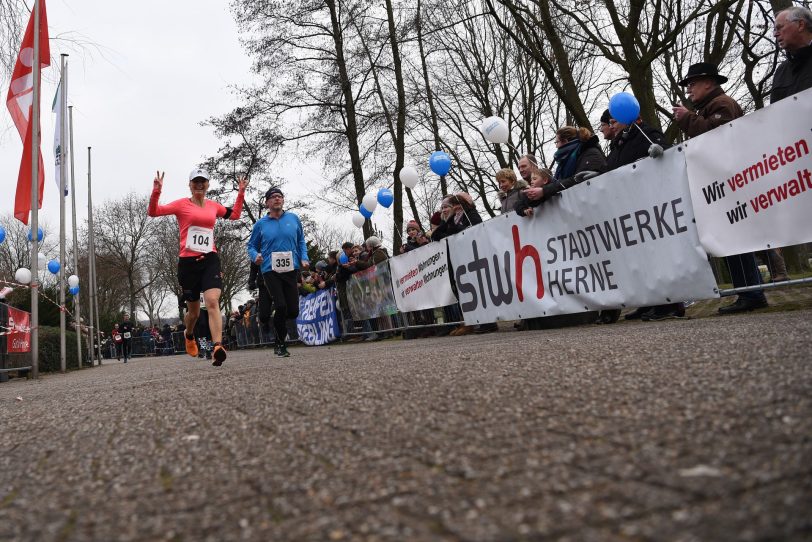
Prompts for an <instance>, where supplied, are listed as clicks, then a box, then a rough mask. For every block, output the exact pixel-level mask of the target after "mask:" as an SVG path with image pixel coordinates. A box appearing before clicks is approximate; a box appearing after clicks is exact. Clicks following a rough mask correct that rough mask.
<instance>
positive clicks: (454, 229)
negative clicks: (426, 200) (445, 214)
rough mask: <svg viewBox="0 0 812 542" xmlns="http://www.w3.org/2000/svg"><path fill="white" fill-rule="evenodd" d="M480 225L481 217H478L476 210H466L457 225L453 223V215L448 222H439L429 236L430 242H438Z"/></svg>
mask: <svg viewBox="0 0 812 542" xmlns="http://www.w3.org/2000/svg"><path fill="white" fill-rule="evenodd" d="M481 223H482V217H481V216H479V213H478V212H477V211H476V209H466V211H465V212H464V213H463V214H462V220H460V222H459V223H457V222H454V215H452V216H451V218H449V219H448V220H441V221H440V225H439V226H437V227H436V228H435V229H434V233H432V234H431V240H432V241H439V240H440V239H445V238H446V237H448V236H450V235H454V234H455V233H459V232H461V231H462V230H464V229H465V228H467V227H469V226H473V225H474V224H481Z"/></svg>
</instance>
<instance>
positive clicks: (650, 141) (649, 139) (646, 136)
mask: <svg viewBox="0 0 812 542" xmlns="http://www.w3.org/2000/svg"><path fill="white" fill-rule="evenodd" d="M634 126H636V127H637V129H638V130H640V133H641V134H643V137H645V138H646V139H648V142H649V143H651V144H652V145H654V142H653V141H652V140H651V138H650V137H649V136H648V135H647V134H646V132H644V131H643V129H642V128H640V125H639V124H637V123H636V122H635V123H634Z"/></svg>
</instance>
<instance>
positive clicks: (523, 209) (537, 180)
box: [515, 167, 552, 216]
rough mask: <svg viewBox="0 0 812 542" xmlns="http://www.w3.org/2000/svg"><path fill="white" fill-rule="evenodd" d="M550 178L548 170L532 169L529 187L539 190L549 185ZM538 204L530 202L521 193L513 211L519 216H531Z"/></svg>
mask: <svg viewBox="0 0 812 542" xmlns="http://www.w3.org/2000/svg"><path fill="white" fill-rule="evenodd" d="M551 178H552V175H550V171H549V170H548V169H542V168H538V167H534V168H533V169H532V170H531V172H530V187H531V188H541V187H542V186H544V185H545V184H547V183H549V182H550V179H551ZM538 204H539V202H531V201H530V199H528V197H527V196H526V195H525V194H524V193H522V194H519V201H518V202H516V208H515V210H516V212H517V213H518V214H519V216H533V208H534V207H535V206H537V205H538Z"/></svg>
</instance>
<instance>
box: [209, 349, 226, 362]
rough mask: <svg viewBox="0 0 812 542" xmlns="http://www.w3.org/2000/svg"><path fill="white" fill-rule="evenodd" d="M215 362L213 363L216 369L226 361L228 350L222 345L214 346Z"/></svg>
mask: <svg viewBox="0 0 812 542" xmlns="http://www.w3.org/2000/svg"><path fill="white" fill-rule="evenodd" d="M213 356H214V361H212V362H211V364H212V365H214V366H215V367H219V366H220V365H222V364H223V362H224V361H225V360H226V349H225V348H223V346H222V345H220V344H215V345H214V353H213Z"/></svg>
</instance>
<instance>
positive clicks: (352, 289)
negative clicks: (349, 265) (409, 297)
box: [347, 261, 398, 320]
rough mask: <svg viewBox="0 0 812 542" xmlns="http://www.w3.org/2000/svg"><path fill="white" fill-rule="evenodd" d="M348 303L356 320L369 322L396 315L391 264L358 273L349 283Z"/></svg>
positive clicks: (376, 266)
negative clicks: (380, 317)
mask: <svg viewBox="0 0 812 542" xmlns="http://www.w3.org/2000/svg"><path fill="white" fill-rule="evenodd" d="M347 303H348V304H349V306H350V313H351V314H352V317H353V319H354V320H369V319H370V318H377V317H379V316H387V315H391V314H395V313H396V312H397V311H398V307H397V305H396V304H395V297H394V295H392V277H391V274H390V273H389V262H388V261H385V262H382V263H379V264H378V265H373V266H372V267H370V268H369V269H364V270H363V271H358V272H357V273H355V274H354V275H353V276H352V277H351V278H350V280H348V281H347Z"/></svg>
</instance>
